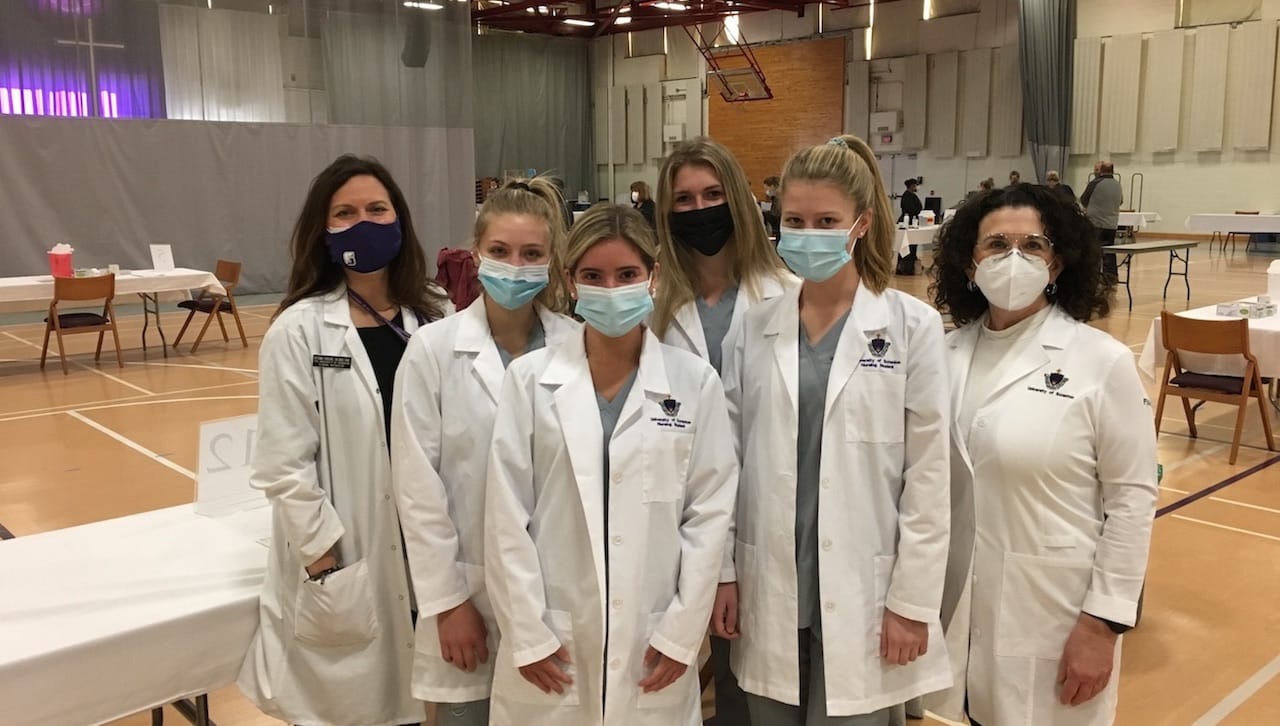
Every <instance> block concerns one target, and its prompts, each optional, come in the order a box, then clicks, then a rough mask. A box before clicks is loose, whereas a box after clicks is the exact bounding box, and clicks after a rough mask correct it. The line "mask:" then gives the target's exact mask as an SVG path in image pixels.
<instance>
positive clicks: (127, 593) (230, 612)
mask: <svg viewBox="0 0 1280 726" xmlns="http://www.w3.org/2000/svg"><path fill="white" fill-rule="evenodd" d="M269 518H270V508H269V507H260V508H258V509H254V510H251V511H249V512H241V513H239V514H236V515H233V516H232V517H231V518H230V519H210V518H208V517H204V516H200V515H197V514H196V513H195V510H194V507H193V505H190V504H188V505H183V506H178V507H171V508H168V509H160V510H156V511H153V512H145V513H143V514H136V515H132V516H128V517H120V518H118V519H110V520H106V521H103V522H95V523H93V524H87V525H83V526H80V527H71V528H68V529H62V530H56V531H52V532H45V533H42V534H34V535H28V536H25V537H18V538H16V539H11V540H6V541H3V542H0V644H3V646H2V647H0V704H2V705H0V722H2V723H4V724H5V725H6V726H37V725H39V726H46V725H47V724H77V725H79V724H100V723H104V722H107V721H112V720H114V719H118V718H121V717H123V716H127V715H129V714H132V713H138V712H141V711H146V710H148V709H153V708H157V707H159V706H161V705H163V704H166V703H174V702H181V701H182V700H183V699H187V698H191V697H193V696H194V697H201V698H200V701H201V703H200V705H201V706H202V707H203V709H204V710H203V711H202V712H200V713H198V715H199V716H202V717H203V720H207V701H205V700H204V699H203V698H202V696H203V694H207V693H208V692H210V691H212V690H216V689H218V688H222V687H224V686H227V685H229V684H231V683H233V682H234V681H235V678H236V675H237V673H238V672H239V669H240V663H241V661H242V660H243V658H244V654H245V652H246V651H247V650H248V648H249V642H250V640H251V639H252V637H253V633H254V630H255V629H256V628H257V624H258V595H259V593H260V591H261V589H262V581H263V578H264V576H265V574H266V566H267V549H266V547H265V546H264V545H263V543H262V542H263V541H264V538H266V537H268V536H269ZM192 710H198V709H192V707H191V706H190V705H189V704H188V707H187V711H188V712H190V711H192Z"/></svg>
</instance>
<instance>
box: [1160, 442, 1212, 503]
mask: <svg viewBox="0 0 1280 726" xmlns="http://www.w3.org/2000/svg"><path fill="white" fill-rule="evenodd" d="M1226 448H1227V445H1226V444H1219V445H1217V446H1214V447H1212V448H1210V449H1209V450H1208V451H1202V452H1200V453H1198V454H1192V455H1191V456H1188V457H1185V458H1183V459H1179V460H1178V461H1175V462H1173V463H1172V464H1166V465H1165V467H1164V475H1165V476H1169V474H1170V473H1172V472H1175V471H1177V470H1178V469H1181V468H1182V467H1184V466H1187V465H1189V464H1194V463H1196V462H1199V461H1204V460H1205V459H1207V458H1209V457H1210V456H1213V455H1215V454H1218V453H1220V452H1222V451H1225V450H1226ZM1161 488H1162V489H1163V488H1166V487H1161ZM1170 491H1173V490H1170Z"/></svg>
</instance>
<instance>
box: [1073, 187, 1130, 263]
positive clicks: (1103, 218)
mask: <svg viewBox="0 0 1280 726" xmlns="http://www.w3.org/2000/svg"><path fill="white" fill-rule="evenodd" d="M1093 170H1094V173H1095V176H1094V177H1093V179H1092V180H1091V181H1090V182H1089V186H1087V187H1085V189H1084V194H1081V195H1080V204H1081V205H1083V206H1084V214H1085V216H1086V217H1088V218H1089V221H1090V222H1092V223H1093V226H1094V227H1095V228H1096V229H1097V230H1098V246H1099V247H1105V246H1107V245H1111V244H1115V242H1116V229H1117V228H1118V227H1119V226H1120V206H1121V205H1122V204H1124V189H1123V188H1121V186H1120V182H1119V180H1117V179H1116V168H1115V166H1114V165H1113V164H1112V163H1111V162H1109V161H1099V162H1098V163H1097V164H1095V165H1094V167H1093ZM1102 269H1103V270H1104V271H1105V272H1106V277H1107V283H1108V284H1109V285H1115V284H1116V280H1118V279H1119V277H1120V269H1119V267H1118V265H1117V262H1116V255H1115V253H1114V252H1106V253H1103V255H1102Z"/></svg>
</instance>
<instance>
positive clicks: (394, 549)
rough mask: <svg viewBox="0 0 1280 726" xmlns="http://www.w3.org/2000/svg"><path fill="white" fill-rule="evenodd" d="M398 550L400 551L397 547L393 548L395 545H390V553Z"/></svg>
mask: <svg viewBox="0 0 1280 726" xmlns="http://www.w3.org/2000/svg"><path fill="white" fill-rule="evenodd" d="M398 549H400V548H399V547H397V546H395V545H391V551H392V552H395V551H396V550H398Z"/></svg>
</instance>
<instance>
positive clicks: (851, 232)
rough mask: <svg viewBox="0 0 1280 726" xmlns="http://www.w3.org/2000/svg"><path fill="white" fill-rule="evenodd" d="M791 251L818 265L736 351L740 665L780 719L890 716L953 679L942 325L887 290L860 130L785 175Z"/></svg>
mask: <svg viewBox="0 0 1280 726" xmlns="http://www.w3.org/2000/svg"><path fill="white" fill-rule="evenodd" d="M781 200H782V234H781V237H780V239H779V243H778V252H779V254H780V255H781V256H782V259H783V260H784V261H785V262H786V263H787V265H788V266H789V267H790V268H791V269H792V270H793V271H794V272H795V273H796V274H798V275H800V276H801V277H803V278H804V280H805V282H804V284H803V285H802V286H801V287H800V288H799V289H798V290H794V291H791V292H788V293H786V294H784V295H782V296H781V297H778V298H775V299H773V300H769V301H765V302H763V303H761V304H759V305H757V306H755V307H753V308H752V309H751V310H750V311H749V312H748V313H747V316H746V319H745V320H744V321H743V329H742V334H741V336H740V337H739V338H738V339H737V341H736V343H735V345H734V348H733V352H732V356H731V357H730V359H728V360H727V361H726V365H725V375H724V377H725V386H726V390H727V391H728V394H729V405H730V414H731V416H732V418H733V420H734V424H735V429H736V433H737V436H738V441H739V450H740V451H741V457H742V479H741V486H740V490H739V497H738V512H737V530H736V538H737V541H736V553H735V558H734V566H735V569H736V575H737V580H736V587H728V588H722V589H721V592H720V594H719V596H718V601H717V605H716V607H717V609H719V608H721V607H722V606H724V607H727V609H728V611H729V612H730V613H736V615H737V617H736V618H734V619H736V620H737V621H738V623H739V624H740V630H741V634H740V636H739V638H738V639H737V640H736V641H735V642H734V646H733V669H734V673H735V674H737V676H738V680H739V682H740V683H741V684H742V688H743V690H745V691H746V692H747V694H748V702H749V704H750V707H751V713H752V720H753V721H755V722H756V723H757V724H766V725H767V726H883V725H885V724H889V723H891V722H892V720H893V719H894V718H895V716H896V715H897V714H898V713H900V710H899V709H900V704H902V703H903V702H905V701H906V700H908V699H910V698H912V697H915V696H919V695H922V694H924V693H928V692H931V691H936V690H938V689H940V688H944V687H946V686H947V685H949V684H950V682H951V680H950V673H949V672H948V668H947V659H946V652H945V649H944V647H943V644H942V628H941V622H940V619H939V607H940V603H941V600H942V580H943V572H944V566H945V562H946V551H947V542H948V530H947V528H948V521H949V512H948V509H949V507H948V503H949V496H948V487H947V456H948V449H947V427H948V421H949V417H948V402H947V388H946V376H945V374H944V370H943V369H944V361H943V333H942V322H941V319H940V317H939V315H938V313H937V312H935V311H934V310H933V309H932V308H931V307H929V306H928V305H927V304H925V303H923V302H921V301H920V300H917V299H916V298H914V297H912V296H910V295H906V294H904V293H901V292H898V291H896V290H891V289H888V287H887V286H888V283H889V280H890V279H891V277H892V275H893V269H894V261H895V259H896V255H895V253H894V250H893V241H894V216H893V213H892V212H891V211H890V209H889V204H888V197H887V195H886V194H885V191H884V187H883V184H882V182H881V180H880V173H879V170H878V167H877V165H876V161H875V157H874V156H873V154H872V152H871V150H870V148H868V147H867V145H866V143H865V142H863V141H862V140H861V139H858V138H856V137H853V136H844V137H839V138H836V139H833V140H832V141H831V142H829V143H827V144H823V145H821V146H815V147H812V148H809V149H806V150H804V151H801V152H799V153H798V154H796V155H795V156H794V157H792V158H791V160H790V161H788V162H787V165H786V169H785V170H784V172H783V177H782V193H781Z"/></svg>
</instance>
